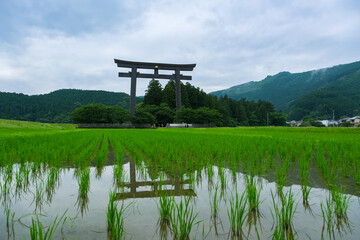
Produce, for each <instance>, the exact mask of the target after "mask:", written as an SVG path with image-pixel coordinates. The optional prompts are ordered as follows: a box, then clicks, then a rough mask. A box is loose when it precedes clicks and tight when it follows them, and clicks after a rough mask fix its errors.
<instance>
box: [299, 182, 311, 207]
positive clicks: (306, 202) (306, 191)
mask: <svg viewBox="0 0 360 240" xmlns="http://www.w3.org/2000/svg"><path fill="white" fill-rule="evenodd" d="M301 191H302V197H303V204H304V205H307V206H308V205H309V195H310V191H311V187H309V186H307V185H303V186H301Z"/></svg>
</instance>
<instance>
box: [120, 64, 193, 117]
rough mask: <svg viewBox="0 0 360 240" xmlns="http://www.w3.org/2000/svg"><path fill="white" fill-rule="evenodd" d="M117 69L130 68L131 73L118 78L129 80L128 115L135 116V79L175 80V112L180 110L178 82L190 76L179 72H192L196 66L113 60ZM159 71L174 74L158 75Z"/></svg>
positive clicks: (188, 78)
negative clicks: (149, 70) (172, 72)
mask: <svg viewBox="0 0 360 240" xmlns="http://www.w3.org/2000/svg"><path fill="white" fill-rule="evenodd" d="M114 61H115V63H116V64H117V66H118V67H122V68H131V72H127V73H125V72H119V77H130V78H131V89H130V113H131V115H132V116H134V114H135V105H136V79H137V78H157V79H169V80H170V79H174V80H175V96H176V110H179V109H180V108H181V85H180V80H191V79H192V77H191V76H184V75H182V74H180V71H192V70H193V69H194V67H195V66H196V64H169V63H151V62H133V61H125V60H119V59H114ZM138 69H153V70H154V73H153V74H151V73H150V74H149V73H140V72H138V71H137V70H138ZM159 69H160V70H170V71H174V72H175V73H174V74H171V75H170V74H159Z"/></svg>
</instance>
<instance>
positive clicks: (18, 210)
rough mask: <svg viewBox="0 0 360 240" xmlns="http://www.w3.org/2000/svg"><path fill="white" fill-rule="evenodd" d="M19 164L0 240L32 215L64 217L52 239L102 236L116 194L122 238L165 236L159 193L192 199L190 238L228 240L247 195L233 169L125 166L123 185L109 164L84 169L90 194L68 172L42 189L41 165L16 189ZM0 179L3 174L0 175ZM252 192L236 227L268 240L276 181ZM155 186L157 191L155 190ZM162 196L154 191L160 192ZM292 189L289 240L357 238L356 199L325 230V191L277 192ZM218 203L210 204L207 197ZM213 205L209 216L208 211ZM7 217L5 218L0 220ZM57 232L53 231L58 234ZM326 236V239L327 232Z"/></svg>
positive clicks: (13, 235)
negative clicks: (175, 170) (255, 195)
mask: <svg viewBox="0 0 360 240" xmlns="http://www.w3.org/2000/svg"><path fill="white" fill-rule="evenodd" d="M19 170H20V166H19V165H13V169H12V173H13V179H12V182H11V184H10V185H9V186H7V187H9V191H6V190H4V188H5V187H4V186H3V191H2V196H1V197H2V199H1V204H2V208H3V210H4V211H2V213H1V215H0V217H1V225H0V232H1V239H28V238H29V228H30V226H31V220H32V219H33V218H34V217H36V216H39V218H40V219H41V221H42V223H43V225H44V226H48V225H51V224H52V223H53V221H54V219H55V217H56V216H61V215H62V214H64V213H65V216H66V217H67V220H66V221H65V223H64V224H63V225H61V227H60V228H61V230H60V231H57V232H56V234H55V238H56V239H62V238H65V239H108V238H109V237H110V236H109V233H108V230H107V217H106V210H107V205H108V202H109V192H110V191H111V190H113V189H116V193H117V196H116V201H117V202H118V204H124V205H125V206H129V208H128V209H127V210H126V212H125V215H124V230H125V235H124V237H125V239H172V238H173V233H172V230H171V225H170V224H169V223H163V222H162V221H161V217H160V215H159V199H160V198H159V196H160V195H161V193H164V192H166V194H167V195H169V196H175V197H174V201H175V202H179V201H180V200H182V199H185V198H186V196H187V197H191V200H190V204H191V206H192V207H193V209H194V212H195V214H196V218H195V221H194V224H193V227H192V229H191V233H190V238H191V239H195V238H196V239H234V238H239V237H240V236H235V235H234V234H233V233H232V231H231V224H230V220H229V215H230V213H229V211H230V201H231V198H232V197H233V196H234V194H235V193H236V192H238V193H239V194H242V193H244V192H246V185H247V182H246V178H247V177H248V176H247V175H245V174H243V173H241V172H236V173H234V172H232V171H231V170H229V169H227V168H221V169H220V168H218V167H216V166H211V167H209V168H204V169H203V171H201V172H197V173H196V174H195V175H194V176H192V179H190V178H189V177H187V176H183V177H181V178H180V177H179V175H176V176H166V174H163V175H162V173H159V174H160V175H161V177H160V176H159V177H157V178H154V176H150V174H149V170H148V169H147V168H145V167H144V166H141V165H140V166H137V165H136V164H135V163H133V162H126V163H125V162H124V164H123V169H122V171H123V180H122V181H121V182H119V181H118V180H116V179H114V166H104V167H103V168H101V170H99V169H98V168H96V167H90V168H89V169H88V170H89V178H88V179H85V181H88V184H89V190H88V191H87V192H86V194H85V195H84V196H81V193H80V190H79V188H80V187H79V185H80V184H81V183H79V177H78V175H79V174H81V173H79V172H78V171H80V172H81V171H88V170H87V169H84V170H76V169H74V168H60V169H56V171H57V173H56V174H57V176H56V179H55V183H54V185H53V186H49V184H51V183H49V180H48V178H49V175H50V174H51V171H52V169H47V168H46V167H45V166H44V167H40V168H39V169H38V170H37V171H39V172H37V173H34V172H30V173H29V179H28V180H29V182H28V185H27V183H24V184H23V185H21V186H18V183H17V182H16V177H17V174H18V172H19ZM2 173H3V174H2V179H1V182H2V183H4V182H5V181H6V179H5V178H7V177H9V176H8V175H5V174H4V169H3V170H2ZM254 181H255V185H256V187H257V189H259V190H260V189H261V191H260V198H259V208H258V210H257V211H254V212H248V206H246V210H245V211H246V217H245V222H244V224H243V226H242V228H241V229H242V236H243V239H258V238H260V239H271V238H272V237H273V234H274V231H275V229H276V219H275V218H276V217H275V216H274V215H275V210H274V202H273V199H272V194H273V195H275V196H276V197H275V203H276V204H279V196H277V195H278V194H279V189H278V188H277V185H276V183H275V182H271V181H269V180H267V179H266V178H262V177H254ZM159 185H160V186H159ZM160 188H161V189H162V190H163V191H159V189H160ZM290 189H291V192H292V193H293V195H294V200H295V204H294V205H295V206H294V208H295V212H294V217H293V220H292V222H291V226H290V228H291V229H289V231H291V232H292V233H291V234H290V235H288V238H290V239H291V237H294V238H295V239H321V238H323V239H330V238H332V239H358V236H359V234H360V228H359V226H360V214H359V213H360V202H359V198H358V197H357V196H354V195H347V196H348V197H349V209H348V210H347V216H346V218H344V219H335V218H334V220H333V222H332V224H331V229H330V231H329V229H328V225H327V222H326V219H324V216H323V214H322V211H321V204H324V203H325V202H326V200H327V199H329V198H331V192H329V191H328V190H326V189H322V188H311V191H310V195H309V197H308V198H309V200H308V202H307V203H304V202H303V196H302V187H301V186H300V185H297V184H292V185H291V186H284V188H283V189H282V192H284V193H287V192H289V191H290ZM215 195H217V196H218V202H217V203H214V196H215ZM214 204H218V210H217V211H216V213H214V209H213V206H214ZM7 214H9V216H8V217H7ZM60 228H59V229H60ZM329 234H330V235H329Z"/></svg>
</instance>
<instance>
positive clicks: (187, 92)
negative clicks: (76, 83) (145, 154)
mask: <svg viewBox="0 0 360 240" xmlns="http://www.w3.org/2000/svg"><path fill="white" fill-rule="evenodd" d="M181 100H182V108H181V109H180V110H178V111H176V110H175V107H176V102H175V83H174V81H169V82H168V83H167V84H166V85H165V87H164V88H162V86H161V84H160V82H159V81H158V80H154V79H153V80H151V81H150V83H149V86H148V88H147V90H146V93H145V96H144V100H143V102H142V103H139V104H138V105H137V106H136V112H135V116H134V117H132V118H131V117H130V113H129V112H128V111H125V110H123V109H122V108H121V107H119V106H114V107H110V106H104V105H101V104H90V105H86V106H83V107H81V108H78V109H76V110H75V111H74V112H73V113H72V119H73V121H74V122H75V123H124V122H129V121H131V122H133V123H138V124H142V123H151V124H158V125H163V126H165V125H166V124H167V123H173V122H177V123H182V122H184V123H194V124H205V125H209V124H211V125H216V126H265V125H267V124H269V125H274V126H282V125H285V124H286V116H285V115H284V114H283V113H282V112H276V111H275V109H274V106H273V105H272V104H271V103H270V102H267V101H262V100H259V101H257V102H254V101H247V100H245V99H241V100H238V101H236V100H233V99H230V98H228V97H227V96H224V97H220V98H219V99H218V98H217V97H216V96H214V95H209V94H206V93H205V92H204V91H202V90H201V89H199V88H196V87H194V86H192V85H191V84H190V83H186V84H182V83H181Z"/></svg>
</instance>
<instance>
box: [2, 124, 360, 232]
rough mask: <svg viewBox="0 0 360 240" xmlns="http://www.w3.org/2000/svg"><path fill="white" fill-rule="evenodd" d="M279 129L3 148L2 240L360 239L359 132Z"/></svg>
mask: <svg viewBox="0 0 360 240" xmlns="http://www.w3.org/2000/svg"><path fill="white" fill-rule="evenodd" d="M280 130H283V131H284V132H286V131H287V130H286V131H285V130H284V129H280ZM280 130H279V129H275V130H268V129H252V130H251V129H250V130H249V129H246V130H244V129H243V130H242V129H240V130H239V129H237V130H234V131H230V130H229V129H226V130H221V131H220V130H186V131H183V132H182V131H179V130H171V131H167V130H166V131H157V130H154V131H131V130H129V131H116V130H115V131H114V130H111V131H110V130H109V131H106V130H97V131H84V130H81V131H77V132H71V131H70V132H64V133H59V132H56V133H54V135H52V134H44V135H33V134H30V135H29V136H21V137H18V136H16V137H13V136H11V137H9V138H8V139H5V140H1V139H0V141H3V142H2V143H3V147H4V148H3V150H0V153H1V154H2V155H0V156H1V158H0V160H1V161H0V163H1V165H0V190H1V191H0V193H1V194H0V201H1V208H2V211H1V212H0V239H36V237H35V236H40V235H42V236H44V235H45V234H46V233H47V234H48V235H47V236H49V235H51V238H53V239H358V238H359V237H358V236H359V234H360V200H359V197H358V196H359V184H358V181H357V179H359V178H358V176H357V174H358V173H359V171H358V169H357V168H356V166H359V156H360V155H359V149H358V148H356V147H357V146H358V144H359V143H358V141H357V142H356V141H355V142H353V141H352V140H354V139H358V137H357V136H358V134H357V133H355V134H353V135H352V133H351V132H350V133H347V134H346V135H345V136H340V135H337V134H339V133H338V132H335V133H331V134H328V132H326V133H325V134H324V132H315V133H313V134H309V133H308V135H307V137H306V138H304V137H303V136H302V137H303V139H304V140H302V141H298V140H297V139H296V138H294V136H291V134H294V135H297V134H299V136H301V134H300V133H297V132H295V133H294V132H293V133H291V132H290V133H286V134H284V133H281V134H279V132H281V131H280ZM251 131H253V132H251ZM269 131H270V132H269ZM271 131H273V132H271ZM311 131H313V130H311ZM326 131H327V130H326ZM224 132H225V133H224ZM334 134H335V137H334ZM321 135H323V136H321ZM325 135H326V136H325ZM34 136H35V137H34ZM318 136H321V137H318ZM338 138H339V139H340V140H339V141H337V139H338ZM325 139H326V140H325ZM344 139H347V140H344ZM52 141H53V142H52ZM18 143H21V147H19V145H18ZM65 143H66V144H65ZM4 149H5V150H4ZM1 151H2V152H1ZM344 162H345V164H344ZM39 229H42V231H43V232H42V233H39V231H40V230H39Z"/></svg>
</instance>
